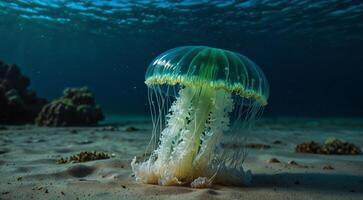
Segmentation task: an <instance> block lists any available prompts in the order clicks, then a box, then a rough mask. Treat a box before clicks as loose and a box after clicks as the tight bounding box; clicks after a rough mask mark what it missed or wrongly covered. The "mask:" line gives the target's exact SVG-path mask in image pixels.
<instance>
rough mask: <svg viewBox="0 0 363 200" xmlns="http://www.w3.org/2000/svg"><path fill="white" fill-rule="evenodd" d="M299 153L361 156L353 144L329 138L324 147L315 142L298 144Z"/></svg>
mask: <svg viewBox="0 0 363 200" xmlns="http://www.w3.org/2000/svg"><path fill="white" fill-rule="evenodd" d="M295 151H296V152H298V153H315V154H351V155H357V154H361V153H362V152H361V150H360V149H359V147H358V146H356V145H355V144H352V143H348V142H343V141H341V140H338V139H336V138H329V139H327V140H326V141H325V143H324V144H323V145H321V144H319V143H316V142H314V141H311V142H305V143H302V144H298V145H297V146H296V147H295Z"/></svg>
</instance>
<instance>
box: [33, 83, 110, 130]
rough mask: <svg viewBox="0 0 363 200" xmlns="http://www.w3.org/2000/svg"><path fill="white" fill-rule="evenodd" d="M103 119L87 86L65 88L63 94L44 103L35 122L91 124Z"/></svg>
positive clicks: (58, 124)
mask: <svg viewBox="0 0 363 200" xmlns="http://www.w3.org/2000/svg"><path fill="white" fill-rule="evenodd" d="M103 119H104V116H103V113H102V111H101V108H100V107H99V106H98V105H96V103H95V98H94V96H93V95H92V93H91V91H90V90H89V89H88V88H87V87H82V88H66V89H65V90H64V91H63V96H62V97H60V98H58V99H55V100H53V101H52V102H50V103H49V104H47V105H45V106H44V107H43V109H42V110H41V112H40V113H39V115H38V117H37V118H36V120H35V122H36V124H37V125H39V126H92V125H97V123H98V122H99V121H101V120H103Z"/></svg>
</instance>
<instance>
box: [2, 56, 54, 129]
mask: <svg viewBox="0 0 363 200" xmlns="http://www.w3.org/2000/svg"><path fill="white" fill-rule="evenodd" d="M29 85H30V80H29V78H27V77H26V76H24V75H22V73H21V71H20V69H19V67H18V66H17V65H15V64H5V63H3V62H1V61H0V111H1V112H0V123H4V124H23V123H33V122H34V119H35V117H36V116H37V114H38V113H39V111H40V110H41V109H42V107H43V106H44V105H45V104H46V103H47V101H46V100H45V99H40V98H38V97H37V96H36V94H35V92H33V91H31V90H28V89H27V88H28V87H29Z"/></svg>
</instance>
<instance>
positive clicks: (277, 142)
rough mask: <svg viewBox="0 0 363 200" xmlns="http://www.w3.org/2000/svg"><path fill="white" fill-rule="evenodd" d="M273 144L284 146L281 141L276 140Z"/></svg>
mask: <svg viewBox="0 0 363 200" xmlns="http://www.w3.org/2000/svg"><path fill="white" fill-rule="evenodd" d="M273 144H282V142H281V141H280V140H275V141H274V142H273Z"/></svg>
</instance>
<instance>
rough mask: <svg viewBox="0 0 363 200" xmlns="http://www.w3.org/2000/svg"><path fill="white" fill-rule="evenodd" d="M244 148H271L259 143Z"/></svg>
mask: <svg viewBox="0 0 363 200" xmlns="http://www.w3.org/2000/svg"><path fill="white" fill-rule="evenodd" d="M245 147H247V148H252V149H269V148H271V146H270V145H268V144H260V143H256V144H255V143H251V144H246V145H245Z"/></svg>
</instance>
